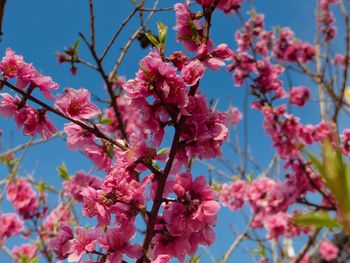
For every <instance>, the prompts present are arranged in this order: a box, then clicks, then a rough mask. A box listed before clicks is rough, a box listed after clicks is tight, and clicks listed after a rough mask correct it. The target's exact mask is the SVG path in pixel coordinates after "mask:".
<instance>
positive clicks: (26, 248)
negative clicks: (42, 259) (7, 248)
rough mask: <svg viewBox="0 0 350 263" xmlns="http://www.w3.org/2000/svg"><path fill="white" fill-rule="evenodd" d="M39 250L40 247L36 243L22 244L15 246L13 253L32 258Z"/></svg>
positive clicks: (18, 256) (19, 256) (17, 255)
mask: <svg viewBox="0 0 350 263" xmlns="http://www.w3.org/2000/svg"><path fill="white" fill-rule="evenodd" d="M37 251H38V247H37V246H36V245H34V244H22V245H21V246H14V247H13V249H12V253H13V255H14V256H16V257H17V258H27V259H31V258H33V257H34V256H35V254H36V252H37Z"/></svg>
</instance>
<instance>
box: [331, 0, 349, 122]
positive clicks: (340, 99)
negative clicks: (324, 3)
mask: <svg viewBox="0 0 350 263" xmlns="http://www.w3.org/2000/svg"><path fill="white" fill-rule="evenodd" d="M338 3H339V8H340V11H341V13H342V15H343V16H344V20H345V49H346V51H345V65H344V69H343V82H342V88H341V91H340V93H339V96H338V100H337V101H336V105H335V109H334V114H333V122H335V123H337V118H338V114H339V111H340V109H341V106H342V104H343V98H344V93H345V89H346V84H347V81H348V67H349V55H350V22H349V16H348V14H347V12H346V8H345V6H344V3H343V0H339V1H338Z"/></svg>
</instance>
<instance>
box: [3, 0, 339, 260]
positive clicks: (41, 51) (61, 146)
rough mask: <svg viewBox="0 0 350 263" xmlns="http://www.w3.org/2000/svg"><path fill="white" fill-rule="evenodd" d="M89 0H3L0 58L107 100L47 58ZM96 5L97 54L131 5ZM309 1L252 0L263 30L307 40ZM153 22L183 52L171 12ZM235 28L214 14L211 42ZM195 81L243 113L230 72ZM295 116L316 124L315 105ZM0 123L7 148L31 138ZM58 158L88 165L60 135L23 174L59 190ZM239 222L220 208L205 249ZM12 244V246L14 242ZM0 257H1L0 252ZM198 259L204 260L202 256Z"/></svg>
mask: <svg viewBox="0 0 350 263" xmlns="http://www.w3.org/2000/svg"><path fill="white" fill-rule="evenodd" d="M87 2H88V1H87V0H86V1H73V0H60V1H55V0H51V1H47V0H33V1H7V6H6V13H5V18H4V22H3V31H4V36H3V41H2V42H1V43H0V56H2V54H4V52H5V49H6V48H7V47H11V48H12V49H13V50H15V51H16V52H17V53H18V54H21V55H23V56H24V57H25V60H26V61H27V62H32V63H33V64H34V65H35V67H36V68H38V69H39V70H41V71H42V72H43V74H45V75H49V76H52V78H53V79H54V80H55V81H56V82H57V83H59V84H60V86H61V89H60V90H59V92H58V93H60V92H62V88H64V87H74V88H79V87H81V86H83V87H86V88H88V89H89V90H90V91H92V92H93V93H95V94H98V95H99V96H101V97H107V94H106V92H105V90H104V86H103V82H102V79H101V78H100V77H99V76H98V75H97V74H96V73H95V72H92V71H91V70H90V69H88V68H85V67H83V66H79V70H78V74H77V75H76V76H72V75H71V74H70V73H69V67H68V65H61V66H59V65H58V64H57V61H56V58H55V57H54V55H53V54H54V52H56V51H58V50H62V49H63V48H64V47H68V46H69V45H71V44H73V43H74V42H75V41H76V40H77V39H78V38H79V37H78V32H83V33H84V34H86V35H88V33H89V18H88V3H87ZM95 2H96V4H95V7H96V31H97V36H96V38H97V50H98V51H99V52H102V51H103V50H104V47H105V46H106V43H108V41H109V39H110V38H111V36H112V35H113V32H114V31H115V30H116V28H117V27H118V25H119V24H120V23H121V21H122V20H123V19H124V18H125V17H126V16H127V15H128V13H129V12H130V11H131V10H132V4H131V3H130V1H127V0H123V1H115V0H99V1H95ZM147 2H150V1H147ZM151 2H153V1H151ZM175 2H176V1H173V0H163V1H161V6H163V7H170V6H172V5H173V4H174V3H175ZM314 2H315V1H305V0H294V1H288V0H262V1H256V4H255V8H256V11H257V12H258V13H265V18H266V27H267V28H270V27H273V26H277V25H279V26H280V27H284V26H290V27H291V28H292V29H293V30H294V31H295V32H296V35H297V37H298V38H301V39H303V40H307V41H309V42H312V41H313V36H314V35H313V30H314V28H315V25H314V17H313V13H314V11H313V8H314V5H315V3H314ZM249 10H250V7H249V5H248V4H246V5H245V6H244V8H243V9H242V11H241V12H242V14H243V15H244V16H245V15H246V12H247V11H249ZM157 21H162V22H163V23H165V24H167V25H168V26H169V38H168V42H167V43H168V54H169V53H170V52H172V51H175V50H181V46H180V45H179V43H176V42H175V34H174V31H173V30H172V27H173V26H174V23H175V16H174V13H173V12H162V13H159V14H156V15H155V16H154V18H153V20H152V22H151V23H150V28H152V29H153V31H154V29H155V22H157ZM138 25H139V21H138V19H137V18H136V19H134V22H133V23H131V24H130V25H128V26H127V28H126V30H125V31H124V33H123V34H121V37H120V38H119V39H118V40H117V42H116V44H115V46H114V48H113V49H112V50H111V52H110V54H109V56H108V57H107V59H106V61H105V67H106V69H107V71H109V70H110V69H111V68H112V67H113V65H114V63H115V61H116V59H117V57H118V55H119V52H120V50H119V48H120V47H122V46H123V45H124V43H125V42H126V40H127V38H128V37H129V36H130V34H131V33H132V32H134V30H135V29H136V28H137V27H138ZM240 25H241V24H240V22H239V19H238V18H237V17H236V16H234V15H230V16H224V15H223V14H222V13H221V12H217V14H216V15H215V16H214V18H213V27H212V32H213V35H212V38H213V40H214V42H215V43H216V44H219V43H222V42H227V43H228V44H229V45H230V46H231V47H234V46H235V44H234V32H235V31H236V30H237V29H238V28H239V27H240ZM335 49H337V47H335ZM81 51H82V55H83V57H85V58H86V59H87V60H89V61H92V60H91V57H90V55H89V52H88V50H87V49H86V47H85V46H84V45H83V44H81ZM147 52H148V50H142V49H141V48H140V46H139V44H138V43H136V42H135V43H134V44H133V45H132V47H131V49H130V52H129V53H128V55H127V57H126V59H125V61H124V63H123V65H122V67H121V68H120V71H119V73H120V74H121V75H125V76H127V78H132V77H133V76H134V74H135V72H136V70H137V69H138V61H139V60H140V59H141V58H142V57H143V56H144V55H146V54H147ZM293 81H294V84H295V85H301V84H303V85H311V83H310V81H309V80H307V79H304V78H300V77H295V78H294V79H293ZM201 83H202V84H201V88H202V90H203V92H204V93H205V94H207V98H208V100H210V99H214V100H216V99H218V100H219V103H218V108H219V109H220V110H226V109H227V106H228V96H231V98H232V101H233V105H234V106H237V107H239V108H240V109H241V110H242V109H243V106H244V96H245V89H244V88H243V87H241V88H235V87H233V83H232V76H231V74H229V73H227V72H226V71H225V70H221V71H220V72H208V74H207V76H206V77H205V81H202V82H201ZM313 95H316V93H315V91H313ZM301 113H303V118H302V121H303V122H313V123H315V119H316V120H318V119H319V113H318V108H317V107H315V104H313V103H311V105H310V106H309V107H307V108H306V110H304V111H302V112H301ZM304 113H307V114H304ZM245 117H246V118H247V120H248V123H249V132H248V138H249V145H250V149H251V151H252V154H253V156H254V158H255V159H256V160H257V161H258V162H259V163H261V164H262V166H265V165H266V164H268V162H269V161H270V157H271V156H272V154H273V151H272V149H271V146H270V145H269V140H268V138H267V137H266V136H265V135H264V133H263V130H262V118H261V114H260V113H258V112H256V111H249V112H248V115H247V116H245ZM51 118H52V119H53V120H54V121H55V123H56V124H57V127H58V129H62V125H63V121H62V120H60V119H58V118H56V117H53V116H51ZM0 121H1V124H0V129H2V130H3V131H4V136H3V140H2V145H1V147H2V149H8V148H9V147H11V145H12V146H13V145H16V144H18V143H21V142H24V141H27V140H28V139H29V138H23V137H22V135H21V131H17V130H16V129H15V125H14V123H13V121H12V120H5V119H3V118H1V119H0ZM316 122H317V121H316ZM238 130H239V133H240V135H241V136H242V133H243V125H242V123H241V124H240V125H239V126H238ZM224 155H225V157H226V158H228V159H231V160H232V161H233V162H237V161H238V160H237V157H236V156H235V154H234V153H233V152H232V151H231V150H229V149H228V147H225V148H224ZM62 161H65V162H66V165H67V167H68V170H69V171H70V172H75V171H78V170H86V171H88V170H90V169H91V167H92V165H91V163H90V162H89V161H88V160H87V159H86V158H84V157H83V156H82V155H81V154H79V153H76V152H69V151H68V150H67V149H66V148H65V143H64V142H63V141H62V140H60V139H55V140H53V141H50V142H48V143H46V144H43V145H39V146H34V147H32V148H31V149H30V150H29V152H28V153H27V155H26V156H25V158H24V161H23V170H22V172H25V171H26V172H29V173H30V172H32V171H34V170H35V177H36V178H41V179H44V180H47V181H48V182H49V183H50V184H52V185H54V186H57V187H59V184H60V183H61V181H60V179H58V178H57V175H56V174H57V172H56V167H57V166H58V165H60V164H61V163H62ZM1 171H2V173H1V174H0V179H2V178H3V176H4V175H5V173H4V170H3V169H2V170H1ZM194 174H208V172H207V169H206V168H204V167H203V166H201V165H196V166H195V171H194ZM4 211H5V212H7V211H10V208H9V207H8V206H5V207H4ZM245 224H246V220H244V219H243V218H242V216H241V215H239V213H236V214H233V213H230V212H228V211H227V209H226V208H223V209H222V212H221V213H220V217H219V222H218V227H217V242H216V244H214V245H213V246H212V247H211V248H209V249H210V251H212V253H213V254H214V255H215V256H216V258H220V257H221V256H222V255H223V253H224V252H225V251H226V250H227V248H228V247H229V245H230V244H231V242H232V240H233V239H234V232H233V231H232V229H236V230H239V229H242V228H243V227H244V225H245ZM11 243H12V244H13V243H16V241H12V242H11ZM201 253H203V252H201ZM234 256H235V257H236V259H237V261H235V262H243V260H244V261H245V262H252V259H251V257H250V256H249V255H247V253H246V252H245V250H244V247H240V248H239V249H237V251H236V252H235V253H234ZM0 261H1V262H6V261H5V257H4V255H3V254H2V253H1V252H0ZM201 262H210V261H209V259H208V258H207V256H206V255H205V254H203V260H201Z"/></svg>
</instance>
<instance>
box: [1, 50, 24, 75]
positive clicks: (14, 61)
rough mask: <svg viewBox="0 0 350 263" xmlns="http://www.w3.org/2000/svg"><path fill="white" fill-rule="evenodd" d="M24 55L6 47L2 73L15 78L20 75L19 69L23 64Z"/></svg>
mask: <svg viewBox="0 0 350 263" xmlns="http://www.w3.org/2000/svg"><path fill="white" fill-rule="evenodd" d="M23 64H24V61H23V57H22V56H19V55H16V53H15V52H14V51H13V50H12V49H11V48H8V49H6V53H5V57H4V58H3V59H2V61H1V62H0V70H1V74H2V75H3V76H4V77H8V78H13V77H16V76H17V75H18V70H19V69H20V68H21V67H22V66H23Z"/></svg>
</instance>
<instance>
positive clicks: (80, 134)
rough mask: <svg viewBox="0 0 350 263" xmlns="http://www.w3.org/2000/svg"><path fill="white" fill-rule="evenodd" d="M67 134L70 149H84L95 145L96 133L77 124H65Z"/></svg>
mask: <svg viewBox="0 0 350 263" xmlns="http://www.w3.org/2000/svg"><path fill="white" fill-rule="evenodd" d="M63 129H64V132H65V133H66V134H67V147H68V149H70V150H83V149H85V148H86V147H87V146H90V145H95V142H94V139H95V138H96V137H95V135H93V134H92V133H90V132H88V131H87V130H85V129H83V128H82V127H80V126H79V125H77V124H74V123H68V124H65V125H64V128H63Z"/></svg>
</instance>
